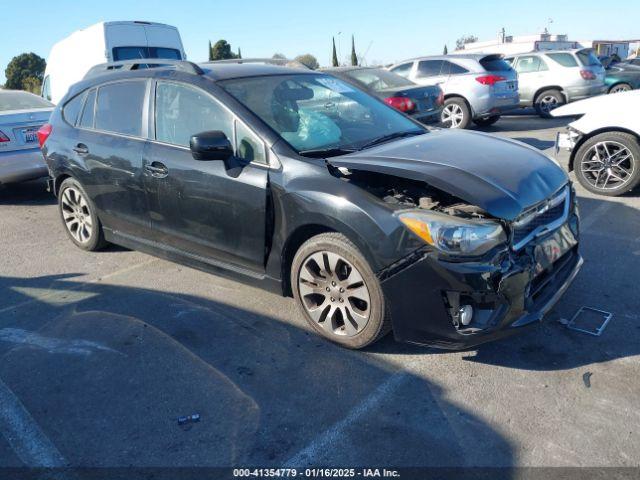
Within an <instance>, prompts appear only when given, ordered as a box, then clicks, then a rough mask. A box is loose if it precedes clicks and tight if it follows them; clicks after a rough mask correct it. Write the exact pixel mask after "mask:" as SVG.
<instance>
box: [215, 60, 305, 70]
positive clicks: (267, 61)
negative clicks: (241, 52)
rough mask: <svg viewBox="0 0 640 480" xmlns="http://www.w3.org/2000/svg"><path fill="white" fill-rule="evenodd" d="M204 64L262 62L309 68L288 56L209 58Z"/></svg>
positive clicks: (264, 63)
mask: <svg viewBox="0 0 640 480" xmlns="http://www.w3.org/2000/svg"><path fill="white" fill-rule="evenodd" d="M205 63H206V64H209V65H210V64H214V65H215V64H217V63H238V64H241V63H253V64H256V63H258V64H263V65H279V66H282V67H297V68H306V69H307V70H309V67H307V66H306V65H305V64H304V63H301V62H299V61H298V60H289V59H288V58H229V59H225V60H211V61H208V62H205Z"/></svg>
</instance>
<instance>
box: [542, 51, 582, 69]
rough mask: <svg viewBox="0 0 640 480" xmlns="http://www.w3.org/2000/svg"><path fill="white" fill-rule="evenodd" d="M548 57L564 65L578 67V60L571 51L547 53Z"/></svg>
mask: <svg viewBox="0 0 640 480" xmlns="http://www.w3.org/2000/svg"><path fill="white" fill-rule="evenodd" d="M547 57H549V58H550V59H552V60H554V61H556V62H558V63H559V64H560V65H562V66H563V67H577V66H578V62H577V61H576V59H575V57H574V56H573V55H571V54H570V53H547Z"/></svg>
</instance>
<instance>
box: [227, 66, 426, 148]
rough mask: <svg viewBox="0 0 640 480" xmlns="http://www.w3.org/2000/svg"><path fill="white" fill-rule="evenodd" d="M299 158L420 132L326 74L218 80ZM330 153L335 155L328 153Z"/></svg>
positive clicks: (398, 116)
mask: <svg viewBox="0 0 640 480" xmlns="http://www.w3.org/2000/svg"><path fill="white" fill-rule="evenodd" d="M218 84H219V85H221V86H222V87H223V88H224V89H225V90H226V91H227V92H228V93H229V94H231V95H232V96H233V97H235V98H236V99H237V100H238V101H240V102H241V103H242V104H244V105H245V106H246V107H247V108H248V109H249V110H251V111H252V112H253V113H254V114H255V115H257V116H258V117H259V118H260V119H261V120H262V121H263V122H264V123H266V124H267V125H268V126H269V127H271V128H272V129H273V130H274V131H275V132H277V133H278V135H280V137H281V138H283V139H284V140H285V141H287V142H288V143H289V144H290V145H291V146H292V147H293V148H294V149H295V150H297V151H298V152H300V153H302V154H307V155H313V154H312V153H311V151H318V150H322V151H323V152H327V151H328V150H331V152H329V153H326V155H327V156H330V155H331V154H336V155H338V154H340V152H338V151H337V150H345V149H349V150H352V149H358V148H363V147H365V146H367V145H368V144H369V143H371V142H372V141H375V140H376V139H379V138H380V137H382V136H387V135H404V134H417V133H424V132H425V130H424V129H422V128H421V127H419V126H418V125H416V124H415V123H413V122H412V121H411V120H409V119H407V118H406V117H405V116H404V115H402V114H401V113H399V112H397V111H396V110H395V109H393V108H391V107H389V106H387V105H385V104H384V103H382V102H380V101H379V100H377V99H376V98H374V97H372V96H370V95H369V94H367V93H365V92H363V91H361V90H358V89H357V88H355V87H352V86H351V85H349V84H348V83H346V82H344V81H342V80H339V79H337V78H333V77H330V76H328V75H313V74H297V75H270V76H261V77H251V78H239V79H231V80H224V81H221V82H218ZM332 152H335V153H332Z"/></svg>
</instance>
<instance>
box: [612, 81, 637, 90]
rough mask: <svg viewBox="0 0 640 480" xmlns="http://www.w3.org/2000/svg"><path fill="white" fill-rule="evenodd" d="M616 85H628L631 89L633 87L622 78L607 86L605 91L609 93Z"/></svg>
mask: <svg viewBox="0 0 640 480" xmlns="http://www.w3.org/2000/svg"><path fill="white" fill-rule="evenodd" d="M618 85H628V86H629V87H630V88H631V89H632V90H633V89H634V88H633V85H631V84H630V83H629V82H625V81H624V80H619V81H617V82H616V83H614V84H613V85H610V86H609V88H608V89H607V93H611V90H613V89H614V88H615V87H617V86H618Z"/></svg>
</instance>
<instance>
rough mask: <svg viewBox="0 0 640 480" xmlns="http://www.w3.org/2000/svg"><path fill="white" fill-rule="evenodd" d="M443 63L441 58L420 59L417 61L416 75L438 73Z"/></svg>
mask: <svg viewBox="0 0 640 480" xmlns="http://www.w3.org/2000/svg"><path fill="white" fill-rule="evenodd" d="M443 63H444V62H443V61H442V60H422V61H421V62H419V63H418V76H419V77H435V76H437V75H440V71H441V70H442V64H443Z"/></svg>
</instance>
